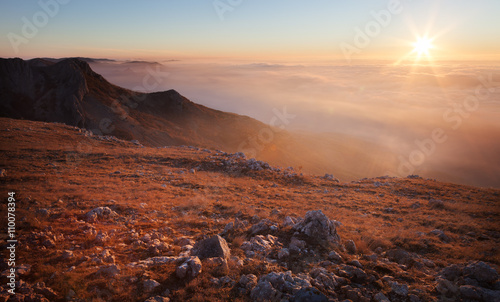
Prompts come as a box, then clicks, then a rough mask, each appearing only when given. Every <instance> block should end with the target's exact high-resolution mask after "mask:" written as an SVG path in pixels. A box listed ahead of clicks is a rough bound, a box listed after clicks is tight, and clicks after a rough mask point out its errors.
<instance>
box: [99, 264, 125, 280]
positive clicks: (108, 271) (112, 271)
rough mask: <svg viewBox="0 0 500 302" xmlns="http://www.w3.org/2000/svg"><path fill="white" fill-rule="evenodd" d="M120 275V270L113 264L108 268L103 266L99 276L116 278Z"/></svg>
mask: <svg viewBox="0 0 500 302" xmlns="http://www.w3.org/2000/svg"><path fill="white" fill-rule="evenodd" d="M119 273H120V268H119V267H118V266H117V265H115V264H113V265H108V266H102V267H101V268H100V269H99V270H98V271H97V275H104V276H108V277H114V276H116V275H118V274H119Z"/></svg>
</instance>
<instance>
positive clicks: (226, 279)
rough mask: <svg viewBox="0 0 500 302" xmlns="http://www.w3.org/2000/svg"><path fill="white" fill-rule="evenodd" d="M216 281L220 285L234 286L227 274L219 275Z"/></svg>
mask: <svg viewBox="0 0 500 302" xmlns="http://www.w3.org/2000/svg"><path fill="white" fill-rule="evenodd" d="M217 283H218V284H219V285H222V286H234V284H236V282H234V281H233V279H231V277H229V276H223V277H220V278H219V281H217Z"/></svg>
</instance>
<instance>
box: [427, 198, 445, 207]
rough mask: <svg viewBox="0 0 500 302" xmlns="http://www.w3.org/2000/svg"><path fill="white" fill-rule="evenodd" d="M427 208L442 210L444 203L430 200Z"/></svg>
mask: <svg viewBox="0 0 500 302" xmlns="http://www.w3.org/2000/svg"><path fill="white" fill-rule="evenodd" d="M429 206H430V207H431V208H433V209H444V202H443V201H442V200H439V199H430V200H429Z"/></svg>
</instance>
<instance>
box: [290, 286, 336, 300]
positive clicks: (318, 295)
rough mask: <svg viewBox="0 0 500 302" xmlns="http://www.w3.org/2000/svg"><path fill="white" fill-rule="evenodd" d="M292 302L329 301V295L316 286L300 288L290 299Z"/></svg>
mask: <svg viewBox="0 0 500 302" xmlns="http://www.w3.org/2000/svg"><path fill="white" fill-rule="evenodd" d="M290 301H291V302H328V297H327V296H325V295H324V294H323V293H322V292H320V291H319V290H317V289H316V288H314V287H308V288H303V289H301V290H299V291H298V292H297V293H296V294H295V295H294V296H293V297H292V299H290Z"/></svg>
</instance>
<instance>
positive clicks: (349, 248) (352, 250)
mask: <svg viewBox="0 0 500 302" xmlns="http://www.w3.org/2000/svg"><path fill="white" fill-rule="evenodd" d="M344 245H345V249H346V250H347V251H348V252H349V253H351V254H356V253H357V252H358V249H357V248H356V243H354V241H352V240H347V241H346V242H345V244H344Z"/></svg>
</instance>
